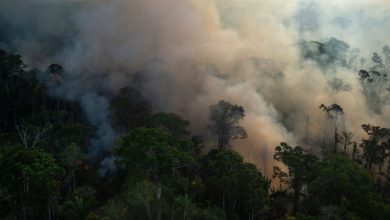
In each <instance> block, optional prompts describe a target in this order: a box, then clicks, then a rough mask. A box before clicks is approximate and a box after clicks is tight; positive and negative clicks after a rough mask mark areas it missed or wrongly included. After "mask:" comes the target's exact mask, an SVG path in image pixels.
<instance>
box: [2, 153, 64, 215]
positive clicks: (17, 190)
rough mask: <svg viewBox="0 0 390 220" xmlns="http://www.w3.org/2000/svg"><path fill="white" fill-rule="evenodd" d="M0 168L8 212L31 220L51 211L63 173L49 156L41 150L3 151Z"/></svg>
mask: <svg viewBox="0 0 390 220" xmlns="http://www.w3.org/2000/svg"><path fill="white" fill-rule="evenodd" d="M0 169H1V170H2V172H1V173H0V189H1V191H3V192H6V194H7V197H8V204H9V210H8V211H11V212H15V213H20V215H22V213H23V214H24V216H30V217H33V216H42V214H43V213H45V212H44V210H47V209H48V208H49V209H51V207H50V206H51V201H52V200H53V199H54V198H55V197H56V196H58V195H57V192H58V187H59V177H60V175H61V174H62V173H63V170H62V169H61V168H60V167H59V166H58V165H57V163H56V161H55V160H54V158H53V157H52V155H50V154H48V153H45V152H43V151H42V150H40V149H27V148H22V147H11V148H4V149H1V150H0Z"/></svg>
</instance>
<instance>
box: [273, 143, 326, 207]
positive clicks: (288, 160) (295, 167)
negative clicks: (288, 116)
mask: <svg viewBox="0 0 390 220" xmlns="http://www.w3.org/2000/svg"><path fill="white" fill-rule="evenodd" d="M274 159H275V160H276V161H279V162H282V163H283V164H284V165H286V167H287V170H288V172H287V173H285V172H284V171H282V170H281V169H280V168H279V167H274V177H278V178H279V180H280V181H283V182H285V183H287V184H288V185H289V187H290V188H292V190H293V199H292V200H293V205H294V207H293V211H294V213H295V214H296V213H298V212H299V206H300V204H299V200H300V198H301V195H302V189H303V186H304V185H305V184H307V183H308V181H309V178H310V175H311V172H312V169H313V168H314V165H315V164H316V163H317V161H318V159H317V158H316V157H315V156H313V155H310V154H309V153H308V152H307V151H305V150H304V149H303V148H301V147H299V146H297V147H294V148H293V147H291V146H289V145H288V144H286V143H283V142H282V143H280V145H279V146H277V147H276V148H275V154H274Z"/></svg>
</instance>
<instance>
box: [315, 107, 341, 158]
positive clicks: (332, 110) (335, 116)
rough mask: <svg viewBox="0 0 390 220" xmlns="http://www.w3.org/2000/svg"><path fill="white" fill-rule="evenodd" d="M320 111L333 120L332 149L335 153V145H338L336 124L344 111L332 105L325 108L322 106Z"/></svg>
mask: <svg viewBox="0 0 390 220" xmlns="http://www.w3.org/2000/svg"><path fill="white" fill-rule="evenodd" d="M320 109H322V111H326V112H327V115H328V117H329V118H331V119H332V120H333V124H334V147H333V153H337V145H338V144H339V143H340V140H339V133H338V125H337V124H338V123H339V119H340V118H341V117H342V116H344V110H343V109H342V108H341V106H339V105H338V104H332V105H331V106H326V105H324V104H321V105H320Z"/></svg>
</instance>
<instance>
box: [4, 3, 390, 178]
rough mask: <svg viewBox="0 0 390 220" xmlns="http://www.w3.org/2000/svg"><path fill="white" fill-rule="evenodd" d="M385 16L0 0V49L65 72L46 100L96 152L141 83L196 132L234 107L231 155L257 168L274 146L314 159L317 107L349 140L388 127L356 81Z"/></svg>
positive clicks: (318, 136) (365, 6)
mask: <svg viewBox="0 0 390 220" xmlns="http://www.w3.org/2000/svg"><path fill="white" fill-rule="evenodd" d="M389 12H390V3H389V2H388V1H385V0H372V1H365V0H364V1H363V0H346V1H338V0H326V1H325V0H319V1H304V0H293V1H283V0H274V1H267V0H165V1H153V0H111V1H109V0H96V1H93V0H84V1H81V0H80V1H77V0H73V1H71V0H68V1H66V0H62V1H54V0H52V1H49V0H45V1H38V0H23V1H22V0H3V1H1V3H0V17H1V26H0V33H1V35H0V45H1V47H7V48H9V49H12V50H15V51H16V52H20V53H21V54H23V55H25V56H26V57H25V59H26V62H27V63H29V64H31V65H38V66H41V67H42V68H45V67H47V65H48V64H50V63H53V62H54V63H59V64H61V65H63V67H64V69H65V71H66V76H63V78H62V81H61V83H60V86H59V87H57V88H53V94H56V95H58V96H61V97H66V98H68V99H72V100H78V101H80V102H81V103H82V106H83V108H84V111H85V113H86V114H87V115H88V119H89V120H90V122H91V123H93V124H95V125H96V126H97V127H98V135H99V137H98V138H97V139H96V143H95V145H94V146H95V148H96V149H95V150H97V151H98V150H100V149H102V148H110V147H112V139H113V138H114V137H115V132H114V131H113V130H112V128H111V126H110V123H109V120H108V115H109V112H108V111H109V109H108V104H107V103H108V99H109V98H110V97H111V96H112V95H115V94H116V93H117V92H118V91H119V89H120V88H123V87H124V86H128V85H131V84H132V83H133V82H132V79H133V77H134V74H139V73H142V74H143V75H144V77H143V79H144V81H143V88H144V89H143V91H141V92H142V93H143V94H142V95H143V96H145V97H147V98H148V99H149V100H150V101H151V103H152V105H153V108H154V110H155V111H169V112H175V113H178V114H180V115H181V116H182V117H183V118H186V119H188V120H190V121H191V122H192V124H191V130H192V131H193V132H196V133H206V131H207V129H206V125H207V124H208V121H207V120H208V110H209V106H210V105H212V104H215V103H217V102H218V101H219V100H221V99H223V100H226V101H229V102H231V103H233V104H238V105H242V106H243V107H244V109H245V112H246V117H245V119H244V120H243V122H242V123H241V124H242V125H243V126H244V127H245V128H246V130H247V131H248V136H249V138H248V139H246V140H243V141H237V142H236V143H235V145H236V149H237V150H238V151H239V152H240V153H242V154H243V155H244V156H245V158H246V159H247V160H248V161H250V162H255V163H257V164H262V162H261V161H260V160H261V158H260V156H259V154H260V151H261V152H266V153H267V154H269V155H268V158H270V157H271V155H272V154H273V148H274V147H275V146H276V145H277V144H278V143H279V142H281V141H285V142H289V143H291V144H301V145H304V146H306V147H307V146H310V147H312V148H319V145H320V143H321V140H323V139H324V138H326V137H324V134H327V133H330V134H329V135H331V132H329V131H330V130H331V125H330V124H331V122H329V120H328V118H327V117H326V115H325V114H323V112H321V111H320V110H319V109H318V106H319V105H320V104H322V103H323V104H326V105H330V104H332V103H338V104H340V105H341V106H342V107H343V109H344V111H345V128H346V129H347V130H348V131H351V132H352V133H354V134H355V137H356V138H357V139H360V138H361V137H362V135H363V132H362V131H361V129H360V125H361V124H362V123H368V122H370V123H372V124H375V125H379V126H389V123H390V105H389V102H388V101H383V100H382V101H381V104H380V105H378V106H379V108H380V111H377V110H376V111H373V110H372V108H370V106H369V105H368V104H367V103H368V102H367V95H366V94H364V89H363V87H362V83H361V81H360V80H359V75H358V71H359V69H368V68H369V67H370V66H372V65H371V63H370V62H371V61H370V57H371V54H372V53H373V52H374V51H379V52H380V51H381V48H382V46H383V45H385V44H388V43H390V42H387V41H388V39H389V31H388V30H390V29H389V28H390V19H389V16H388V15H389ZM342 43H345V44H342ZM303 44H304V45H305V47H302V45H303ZM321 45H322V46H324V48H322V46H321ZM321 48H322V49H323V51H322V49H321ZM362 60H366V62H361V61H362ZM341 82H342V83H341ZM340 83H341V84H340ZM378 97H382V98H381V99H384V100H385V98H383V97H384V96H383V94H380V95H378ZM373 103H376V102H373ZM264 146H267V147H268V148H269V150H264ZM313 150H314V151H315V150H316V149H313ZM262 160H264V159H262ZM268 161H269V162H270V161H271V160H268ZM270 163H271V162H270ZM262 166H263V167H264V165H262ZM266 167H268V168H271V167H272V166H266ZM268 168H267V169H268ZM268 173H270V171H269V172H268Z"/></svg>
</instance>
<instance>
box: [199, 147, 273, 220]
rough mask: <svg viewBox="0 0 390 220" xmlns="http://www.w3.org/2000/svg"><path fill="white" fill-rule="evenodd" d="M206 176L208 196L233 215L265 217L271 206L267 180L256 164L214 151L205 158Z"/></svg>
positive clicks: (226, 153) (225, 151) (236, 156)
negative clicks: (265, 183) (268, 197)
mask: <svg viewBox="0 0 390 220" xmlns="http://www.w3.org/2000/svg"><path fill="white" fill-rule="evenodd" d="M202 169H203V173H204V174H203V175H204V181H205V185H206V194H207V195H208V198H209V199H210V200H211V201H213V203H214V204H215V205H218V206H219V207H222V208H223V209H224V210H225V211H226V212H227V213H228V214H229V215H237V216H240V217H242V218H244V217H253V218H255V219H258V218H260V217H261V216H262V214H263V212H264V211H265V209H266V206H267V203H268V201H267V191H266V189H264V182H265V179H264V177H263V176H262V175H261V174H260V173H259V172H258V171H257V169H256V167H255V166H254V165H252V164H248V163H244V162H243V158H242V157H241V156H240V155H238V154H237V153H235V152H233V151H229V150H222V151H216V150H213V151H211V152H210V153H209V154H208V155H207V157H206V158H205V162H204V167H203V168H202Z"/></svg>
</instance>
